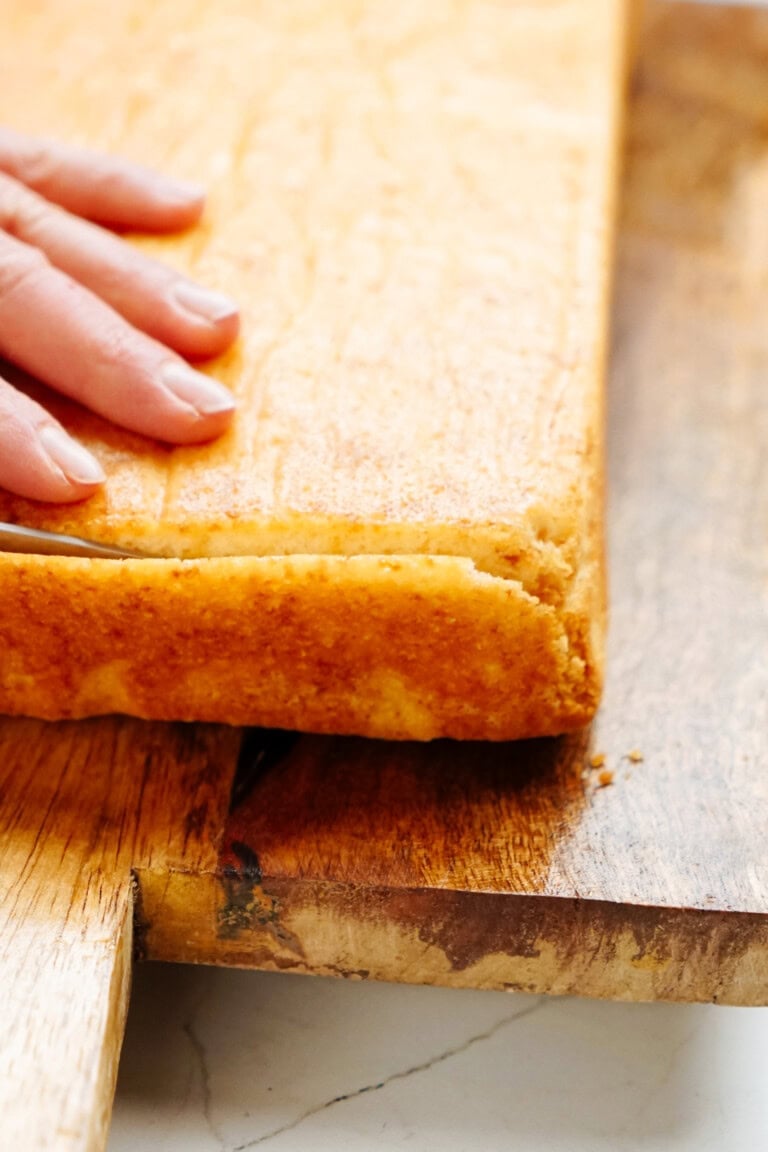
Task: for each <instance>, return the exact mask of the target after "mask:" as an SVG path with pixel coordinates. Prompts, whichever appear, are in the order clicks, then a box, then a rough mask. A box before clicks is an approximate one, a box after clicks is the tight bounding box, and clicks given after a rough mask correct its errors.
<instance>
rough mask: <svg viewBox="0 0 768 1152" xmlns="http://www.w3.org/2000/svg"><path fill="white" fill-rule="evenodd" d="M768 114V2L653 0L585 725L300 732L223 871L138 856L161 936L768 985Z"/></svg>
mask: <svg viewBox="0 0 768 1152" xmlns="http://www.w3.org/2000/svg"><path fill="white" fill-rule="evenodd" d="M767 112H768V17H767V16H766V15H765V14H757V13H745V12H734V11H729V12H721V11H712V10H708V11H697V10H696V9H694V8H688V7H685V6H675V7H662V8H653V9H652V10H651V16H650V20H649V26H648V30H647V36H646V40H645V43H644V50H643V57H642V63H641V67H640V71H639V73H638V77H637V80H636V84H635V91H634V97H633V106H632V113H631V125H630V135H629V155H628V167H627V177H626V187H625V195H624V206H623V218H622V242H621V253H620V260H619V270H618V291H617V298H616V305H615V323H614V331H615V338H614V349H613V365H612V375H611V405H612V412H611V437H610V440H611V452H612V456H611V501H610V503H611V515H610V544H611V576H612V580H611V584H612V597H611V600H612V627H611V639H610V650H609V659H608V667H609V679H608V686H607V693H606V699H605V704H604V707H603V708H602V709H601V712H600V714H599V717H598V720H597V723H596V724H595V726H594V728H593V730H592V733H591V734H590V735H588V736H587V735H586V734H585V735H583V736H576V737H570V738H567V739H563V740H560V741H553V742H546V741H544V742H540V743H531V744H524V745H501V746H499V747H495V748H491V747H489V746H487V745H482V744H477V745H464V746H458V745H453V744H449V743H445V744H438V745H436V746H433V747H429V748H422V747H418V746H413V745H410V746H408V745H407V746H404V747H397V748H395V747H393V746H391V745H387V744H377V743H374V742H368V743H366V742H364V741H354V740H341V739H337V740H334V739H324V738H309V737H308V738H302V739H301V740H297V741H296V742H295V743H294V744H293V745H291V747H290V748H289V749H288V750H287V751H285V752H284V754H283V756H282V758H281V759H279V760H278V762H276V763H273V764H272V766H271V767H270V768H269V769H268V770H266V771H263V772H262V773H261V774H257V776H256V778H255V779H254V780H253V781H252V786H251V790H250V792H248V793H247V794H246V795H244V797H243V798H242V800H241V801H240V803H239V804H238V805H237V806H236V807H235V810H234V811H233V813H232V816H231V819H230V822H229V824H228V827H227V833H226V841H225V850H224V852H223V853H222V856H221V859H220V863H219V869H218V873H217V874H216V875H213V874H211V875H208V876H203V877H195V876H192V875H191V874H189V873H187V872H186V871H185V870H180V871H176V872H175V873H174V874H173V876H170V877H168V878H163V880H162V882H161V883H158V882H157V881H156V879H155V878H149V877H148V878H147V879H146V880H145V879H144V877H143V875H142V877H141V884H142V892H143V897H144V911H145V914H146V947H147V951H148V954H149V955H155V956H162V957H168V958H176V959H188V960H209V961H213V962H217V963H237V964H245V965H256V966H263V967H277V968H281V969H288V970H292V971H315V972H339V971H341V972H343V973H345V974H348V975H355V974H357V975H358V976H364V975H371V976H379V977H385V978H388V979H398V980H418V981H436V982H443V983H448V984H455V985H470V986H484V987H524V988H528V989H530V990H532V991H558V992H559V991H571V992H574V991H575V992H582V993H590V994H595V995H603V996H615V997H626V998H648V999H653V998H659V997H663V998H672V999H683V1000H686V999H688V1000H710V999H711V1000H721V1001H728V1002H731V1003H764V1002H766V1001H768V846H767V845H766V838H765V829H766V827H768V783H767V781H768V777H767V776H766V771H765V770H766V766H767V765H768V722H767V721H768V717H767V716H766V708H767V707H768V661H766V658H765V653H766V650H768V611H767V609H766V588H767V587H768V584H767V582H766V548H765V530H766V523H768V515H767V513H768V462H767V461H768V458H767V457H766V454H765V443H766V431H768V429H767V428H766V416H767V415H768V409H767V408H766V390H765V378H766V368H768V337H766V325H765V317H766V315H768V218H767V217H766V214H765V204H766V203H768V138H766V133H765V127H764V125H765V117H766V114H767ZM457 659H461V654H460V653H457ZM601 757H604V761H601ZM593 758H596V759H595V766H594V767H592V766H591V761H592V759H593Z"/></svg>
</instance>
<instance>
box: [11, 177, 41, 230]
mask: <svg viewBox="0 0 768 1152" xmlns="http://www.w3.org/2000/svg"><path fill="white" fill-rule="evenodd" d="M46 215H47V205H46V203H45V201H44V200H43V199H42V197H40V196H38V195H37V194H36V193H35V192H30V190H29V189H28V188H25V187H24V185H23V184H20V183H19V182H18V180H14V179H12V178H11V177H9V176H1V175H0V228H2V230H3V231H4V232H7V233H9V235H11V236H28V235H30V234H32V233H34V232H35V231H36V230H37V229H38V227H39V226H41V225H43V224H44V222H45V219H46Z"/></svg>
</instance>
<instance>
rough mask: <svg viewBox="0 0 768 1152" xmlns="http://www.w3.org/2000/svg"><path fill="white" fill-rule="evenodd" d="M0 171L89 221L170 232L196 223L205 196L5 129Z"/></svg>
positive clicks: (132, 167)
mask: <svg viewBox="0 0 768 1152" xmlns="http://www.w3.org/2000/svg"><path fill="white" fill-rule="evenodd" d="M0 171H2V172H6V173H7V174H8V175H9V176H13V177H15V179H16V180H20V181H21V183H22V184H26V185H27V186H28V187H29V188H33V189H34V190H35V191H36V192H39V193H40V194H41V195H43V196H45V198H46V199H47V200H52V201H53V202H54V203H56V204H60V205H61V206H62V208H66V209H67V210H68V211H69V212H74V213H75V215H77V216H85V217H86V218H87V219H89V220H98V221H99V222H100V223H101V224H109V225H111V226H112V227H113V228H133V229H137V230H139V231H147V232H171V231H175V230H176V229H180V228H188V227H190V225H192V224H195V223H196V222H197V221H198V220H199V219H200V216H201V214H202V211H203V205H204V203H205V193H204V191H203V189H202V188H200V187H198V186H197V185H195V184H187V183H184V182H182V181H179V180H171V179H169V178H168V177H166V176H161V175H159V174H158V173H156V172H152V171H151V170H150V169H148V168H142V167H141V166H140V165H138V164H130V163H128V161H125V160H120V159H118V158H117V157H112V156H103V155H101V154H100V153H98V152H90V151H88V150H86V149H84V148H75V147H72V146H71V145H65V144H58V143H55V142H54V141H51V140H43V139H40V138H38V137H34V136H22V135H20V134H19V133H17V132H12V131H11V130H10V129H9V128H0Z"/></svg>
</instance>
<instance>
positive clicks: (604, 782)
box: [597, 768, 613, 788]
mask: <svg viewBox="0 0 768 1152" xmlns="http://www.w3.org/2000/svg"><path fill="white" fill-rule="evenodd" d="M597 780H598V784H599V785H600V787H601V788H607V787H608V785H609V784H613V772H611V770H610V769H609V768H606V770H605V771H604V772H601V773H600V775H599V776H598V778H597Z"/></svg>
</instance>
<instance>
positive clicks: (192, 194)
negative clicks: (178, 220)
mask: <svg viewBox="0 0 768 1152" xmlns="http://www.w3.org/2000/svg"><path fill="white" fill-rule="evenodd" d="M158 191H159V193H160V195H161V196H162V197H163V199H164V200H171V201H173V202H174V203H177V202H179V201H181V202H183V203H186V202H187V201H189V200H202V199H203V198H204V197H205V188H203V186H202V184H193V183H192V182H187V181H186V180H167V179H163V180H161V181H160V182H159V185H158Z"/></svg>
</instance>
